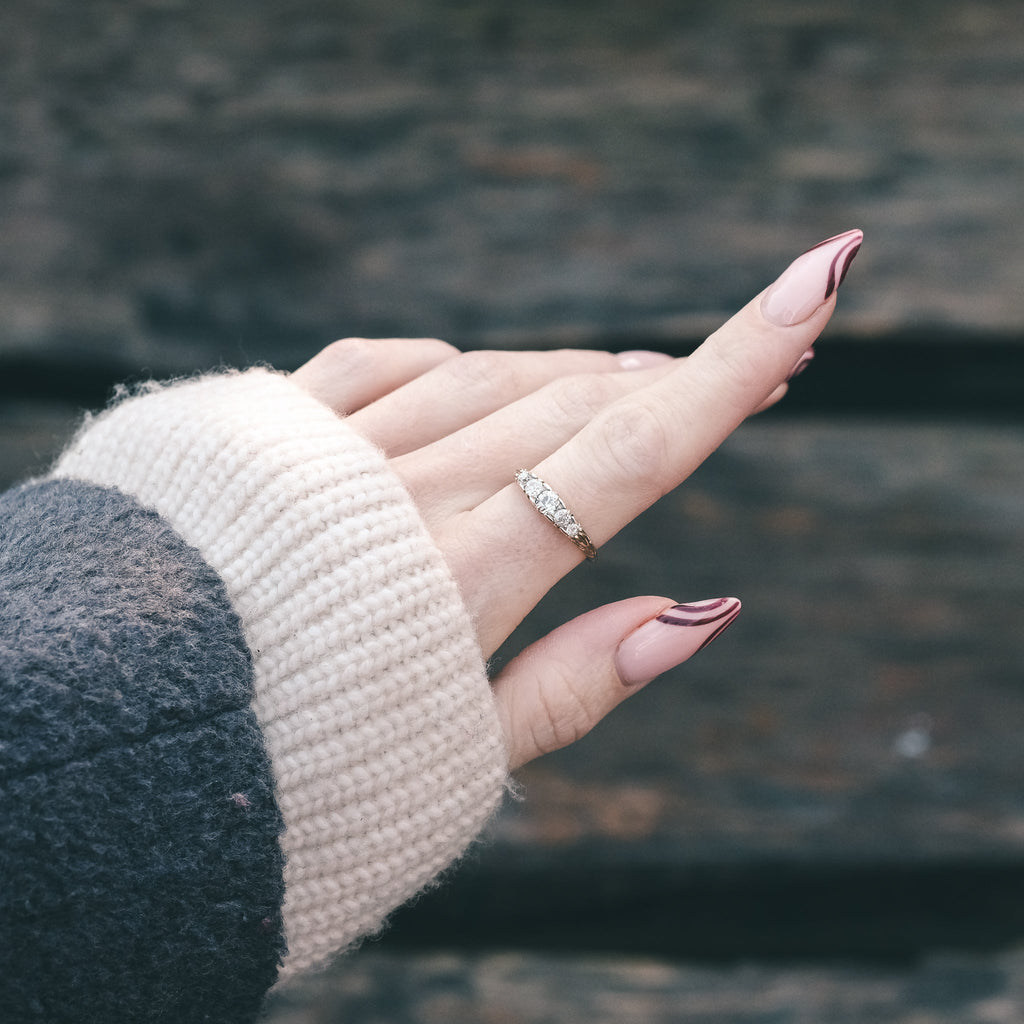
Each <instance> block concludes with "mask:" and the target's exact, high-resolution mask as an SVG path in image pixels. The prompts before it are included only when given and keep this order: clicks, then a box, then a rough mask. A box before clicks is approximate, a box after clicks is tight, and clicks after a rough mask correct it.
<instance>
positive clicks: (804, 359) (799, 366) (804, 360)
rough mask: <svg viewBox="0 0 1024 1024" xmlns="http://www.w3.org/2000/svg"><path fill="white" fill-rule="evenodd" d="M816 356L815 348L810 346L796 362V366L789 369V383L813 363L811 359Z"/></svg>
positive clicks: (787, 379) (787, 381) (787, 380)
mask: <svg viewBox="0 0 1024 1024" xmlns="http://www.w3.org/2000/svg"><path fill="white" fill-rule="evenodd" d="M813 358H814V349H813V348H809V349H808V350H807V351H806V352H805V353H804V354H803V355H802V356H801V357H800V358H799V359H798V360H797V362H796V366H794V367H793V369H792V370H790V371H789V376H788V377H787V378H786V383H787V384H788V383H789V382H790V381H791V380H793V378H794V377H799V376H800V374H801V373H803V372H804V370H806V369H807V367H808V366H810V365H811V360H812V359H813Z"/></svg>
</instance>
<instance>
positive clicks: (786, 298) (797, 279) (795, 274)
mask: <svg viewBox="0 0 1024 1024" xmlns="http://www.w3.org/2000/svg"><path fill="white" fill-rule="evenodd" d="M863 240H864V233H863V232H862V231H860V230H859V229H857V228H855V229H854V230H853V231H846V232H844V233H843V234H841V235H836V236H835V237H834V238H826V239H825V241H824V242H819V243H818V244H817V245H816V246H815V247H814V248H813V249H808V250H807V252H805V253H804V254H803V255H802V256H799V257H797V259H795V260H794V261H793V262H792V263H791V264H790V265H789V266H788V267H787V268H786V270H785V271H784V272H783V274H782V277H780V278H779V279H778V280H777V281H776V282H775V284H773V285H772V286H771V287H770V288H769V289H768V291H767V292H765V295H764V298H762V299H761V315H762V316H763V317H764V318H765V320H767V321H768V322H769V323H772V324H775V325H776V326H777V327H792V326H793V325H794V324H802V323H803V322H804V321H805V320H807V319H808V318H809V317H810V316H811V314H812V313H813V312H814V311H815V310H816V309H818V308H819V307H820V306H821V305H822V303H824V302H825V301H826V300H827V299H829V298H830V297H831V295H832V293H833V292H834V291H835V290H836V289H837V288H838V287H839V286H840V285H841V284H842V283H843V278H845V277H846V272H847V271H848V270H849V269H850V264H851V263H852V262H853V258H854V257H855V256H856V255H857V252H858V251H859V249H860V246H861V242H862V241H863Z"/></svg>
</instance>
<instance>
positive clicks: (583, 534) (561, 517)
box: [516, 469, 597, 559]
mask: <svg viewBox="0 0 1024 1024" xmlns="http://www.w3.org/2000/svg"><path fill="white" fill-rule="evenodd" d="M516 483H517V484H519V486H520V487H521V488H522V489H523V493H524V494H525V495H526V496H527V497H528V498H529V499H530V503H531V504H532V505H533V507H534V508H535V509H536V510H537V511H538V512H539V513H540V514H541V515H542V516H544V518H545V519H547V520H548V521H549V522H551V523H554V525H555V526H557V527H558V528H559V529H560V530H561V531H562V533H564V534H565V535H566V537H568V538H569V540H571V541H572V542H573V544H575V545H576V547H578V548H579V549H580V551H582V552H583V554H585V555H586V556H587V558H591V559H593V558H596V557H597V548H595V547H594V545H593V542H592V541H591V539H590V538H589V537H588V536H587V531H586V530H584V529H583V527H582V526H580V523H579V520H578V519H577V518H576V517H575V516H574V515H573V514H572V513H571V512H570V511H569V510H568V509H567V508H566V507H565V502H564V501H562V499H561V498H560V497H559V496H558V495H557V494H555V492H554V491H553V490H552V489H551V488H550V487H548V485H547V484H546V483H544V481H543V480H541V478H540V477H539V476H535V475H534V474H533V473H531V472H530V471H529V470H527V469H521V470H519V472H518V473H516Z"/></svg>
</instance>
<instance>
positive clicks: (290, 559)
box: [53, 370, 506, 978]
mask: <svg viewBox="0 0 1024 1024" xmlns="http://www.w3.org/2000/svg"><path fill="white" fill-rule="evenodd" d="M53 475H54V476H57V477H72V478H76V479H82V480H86V481H89V482H91V483H95V484H99V485H103V486H109V487H115V488H118V489H119V490H121V491H124V492H126V493H128V494H130V495H132V496H133V497H135V498H136V499H137V500H138V501H139V502H140V503H141V504H142V505H144V506H146V507H148V508H152V509H154V510H156V511H157V512H158V513H160V515H162V516H163V517H164V518H165V519H166V520H167V521H168V522H169V523H170V524H171V525H172V526H173V527H174V528H175V529H176V530H177V531H178V533H179V534H180V535H181V536H182V537H183V538H184V539H185V540H186V541H187V542H188V543H190V544H191V545H193V546H194V547H195V548H197V549H198V550H199V552H200V553H201V554H202V555H203V557H204V558H205V559H206V561H207V562H208V564H210V565H211V566H212V567H213V568H214V569H215V570H216V571H217V572H218V573H219V574H220V576H221V578H222V579H223V580H224V583H225V585H226V587H227V591H228V594H229V596H230V598H231V601H232V602H233V604H234V607H235V609H236V611H237V612H238V615H239V617H240V619H241V622H242V626H243V629H244V631H245V636H246V639H247V641H248V644H249V647H250V650H251V651H252V655H253V662H254V673H255V688H256V697H255V701H254V708H255V711H256V714H257V716H258V718H259V720H260V722H261V724H262V726H263V730H264V733H265V736H266V742H267V747H268V749H269V751H270V754H271V757H272V760H273V765H274V770H275V773H276V781H277V796H278V801H279V804H280V807H281V811H282V814H283V816H284V820H285V825H286V831H285V834H284V836H283V839H282V845H283V847H284V852H285V855H286V858H287V865H286V869H285V885H286V895H285V904H284V924H285V932H286V937H287V940H288V944H289V950H290V952H289V957H288V960H287V961H286V963H285V966H284V969H283V971H282V978H286V977H288V976H289V975H291V974H293V973H294V972H295V971H297V970H300V969H303V968H306V967H309V966H311V965H314V964H317V963H319V962H322V961H323V960H324V959H326V958H327V957H328V956H330V955H331V954H332V953H334V952H336V951H338V950H340V949H342V948H344V947H345V946H347V945H349V944H351V943H352V942H353V941H354V940H356V939H357V938H359V937H360V936H363V935H366V934H370V933H372V932H374V931H376V930H378V929H379V928H380V927H381V925H382V924H383V921H384V918H385V916H386V915H387V914H388V913H389V912H390V911H391V910H392V909H393V908H394V907H396V906H398V905H399V904H400V903H402V902H403V901H404V900H406V899H407V898H408V897H409V896H411V895H412V894H413V893H415V892H416V891H417V890H419V889H420V888H422V887H423V886H424V885H425V884H426V883H428V882H429V881H430V880H431V879H432V878H433V877H434V876H435V875H436V874H437V873H438V872H439V871H441V870H442V869H443V868H444V867H445V866H446V865H448V864H450V863H451V862H452V861H453V860H455V859H456V858H457V857H458V856H459V855H460V854H461V853H462V852H463V851H464V850H465V848H466V846H467V845H468V844H469V843H470V842H471V841H472V840H473V838H474V837H475V836H476V835H477V834H478V832H479V831H480V829H481V828H482V827H483V825H484V823H485V821H486V820H487V818H488V817H489V815H490V814H491V812H492V811H493V810H494V808H495V806H496V805H497V803H498V801H499V800H500V798H501V795H502V792H503V789H504V786H505V781H506V774H505V773H506V757H505V752H504V749H503V745H502V740H501V733H500V728H499V725H498V721H497V717H496V714H495V709H494V705H493V701H492V698H491V693H490V688H489V685H488V682H487V677H486V673H485V669H484V664H483V661H482V658H481V655H480V652H479V649H478V647H477V644H476V639H475V636H474V632H473V625H472V622H471V621H470V617H469V615H468V613H467V611H466V609H465V607H464V605H463V603H462V601H461V598H460V596H459V594H458V591H457V588H456V586H455V583H454V581H453V580H452V578H451V575H450V573H449V571H448V568H447V566H446V565H445V563H444V560H443V559H442V557H441V554H440V552H439V551H438V550H437V548H436V547H435V545H434V543H433V541H432V540H431V538H430V536H429V535H428V533H427V531H426V528H425V527H424V525H423V523H422V520H421V519H420V517H419V514H418V513H417V511H416V509H415V506H414V505H413V503H412V501H411V499H410V498H409V495H408V493H407V492H406V491H405V489H404V488H403V487H402V485H401V483H400V481H399V480H398V479H397V477H396V476H395V475H394V474H393V473H392V472H391V471H390V470H389V469H388V467H387V464H386V461H385V459H384V457H383V456H382V454H381V453H380V452H379V451H377V450H376V449H375V448H373V447H372V446H371V445H369V444H368V443H367V442H366V441H364V440H363V439H362V438H360V437H359V436H358V435H356V433H355V432H354V431H352V430H351V429H350V428H349V427H347V426H346V425H345V423H344V422H343V421H342V420H340V419H338V418H337V417H336V416H335V415H334V414H333V413H332V412H331V411H330V410H329V409H327V408H326V407H324V406H322V405H321V404H320V403H318V402H317V401H315V400H314V399H312V398H311V397H309V396H308V395H307V394H306V393H305V392H304V391H302V390H301V389H300V388H298V387H297V386H296V385H294V384H293V383H291V381H290V380H289V379H288V378H287V377H285V376H283V375H280V374H275V373H271V372H268V371H264V370H253V371H249V372H247V373H244V374H226V375H223V376H212V377H204V378H199V379H197V380H193V381H187V382H183V383H177V384H173V385H170V386H167V387H159V388H156V387H154V388H151V389H150V390H149V391H148V393H146V394H144V395H140V396H136V397H132V398H128V399H125V400H123V401H121V402H119V403H118V404H116V405H115V406H114V407H113V408H112V409H110V410H108V411H107V412H105V413H102V414H101V415H99V416H97V417H95V418H93V419H92V420H90V421H89V422H88V423H86V424H85V426H84V427H83V428H82V430H81V431H80V432H79V434H78V436H77V437H76V438H75V439H74V441H73V442H72V443H71V445H70V446H69V447H68V449H67V451H66V452H65V453H64V454H63V455H62V457H61V458H60V460H59V462H58V464H57V466H56V467H55V469H54V471H53Z"/></svg>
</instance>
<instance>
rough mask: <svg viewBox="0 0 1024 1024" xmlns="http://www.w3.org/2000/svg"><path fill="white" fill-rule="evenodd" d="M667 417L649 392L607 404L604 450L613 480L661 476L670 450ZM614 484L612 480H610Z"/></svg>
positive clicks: (659, 403)
mask: <svg viewBox="0 0 1024 1024" xmlns="http://www.w3.org/2000/svg"><path fill="white" fill-rule="evenodd" d="M670 422H671V421H670V418H669V417H668V416H667V415H666V411H665V410H664V409H663V408H662V407H661V402H660V401H658V400H657V399H655V398H653V397H651V396H650V395H647V396H644V398H643V399H642V400H640V401H637V402H630V403H629V404H628V405H626V404H619V405H613V406H610V407H609V408H608V410H607V411H606V412H605V415H604V416H603V418H602V422H601V426H602V428H603V437H604V442H605V443H604V452H605V456H606V458H607V460H608V462H609V467H608V469H609V472H610V473H611V474H612V475H614V476H615V477H616V480H615V484H618V483H622V484H625V483H627V482H629V483H631V484H632V485H633V486H635V485H636V483H637V482H640V481H645V480H649V481H657V480H660V479H661V478H662V476H663V475H664V473H665V470H666V468H667V465H668V461H669V456H670V452H671V444H670V427H669V423H670ZM613 486H614V484H613Z"/></svg>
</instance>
